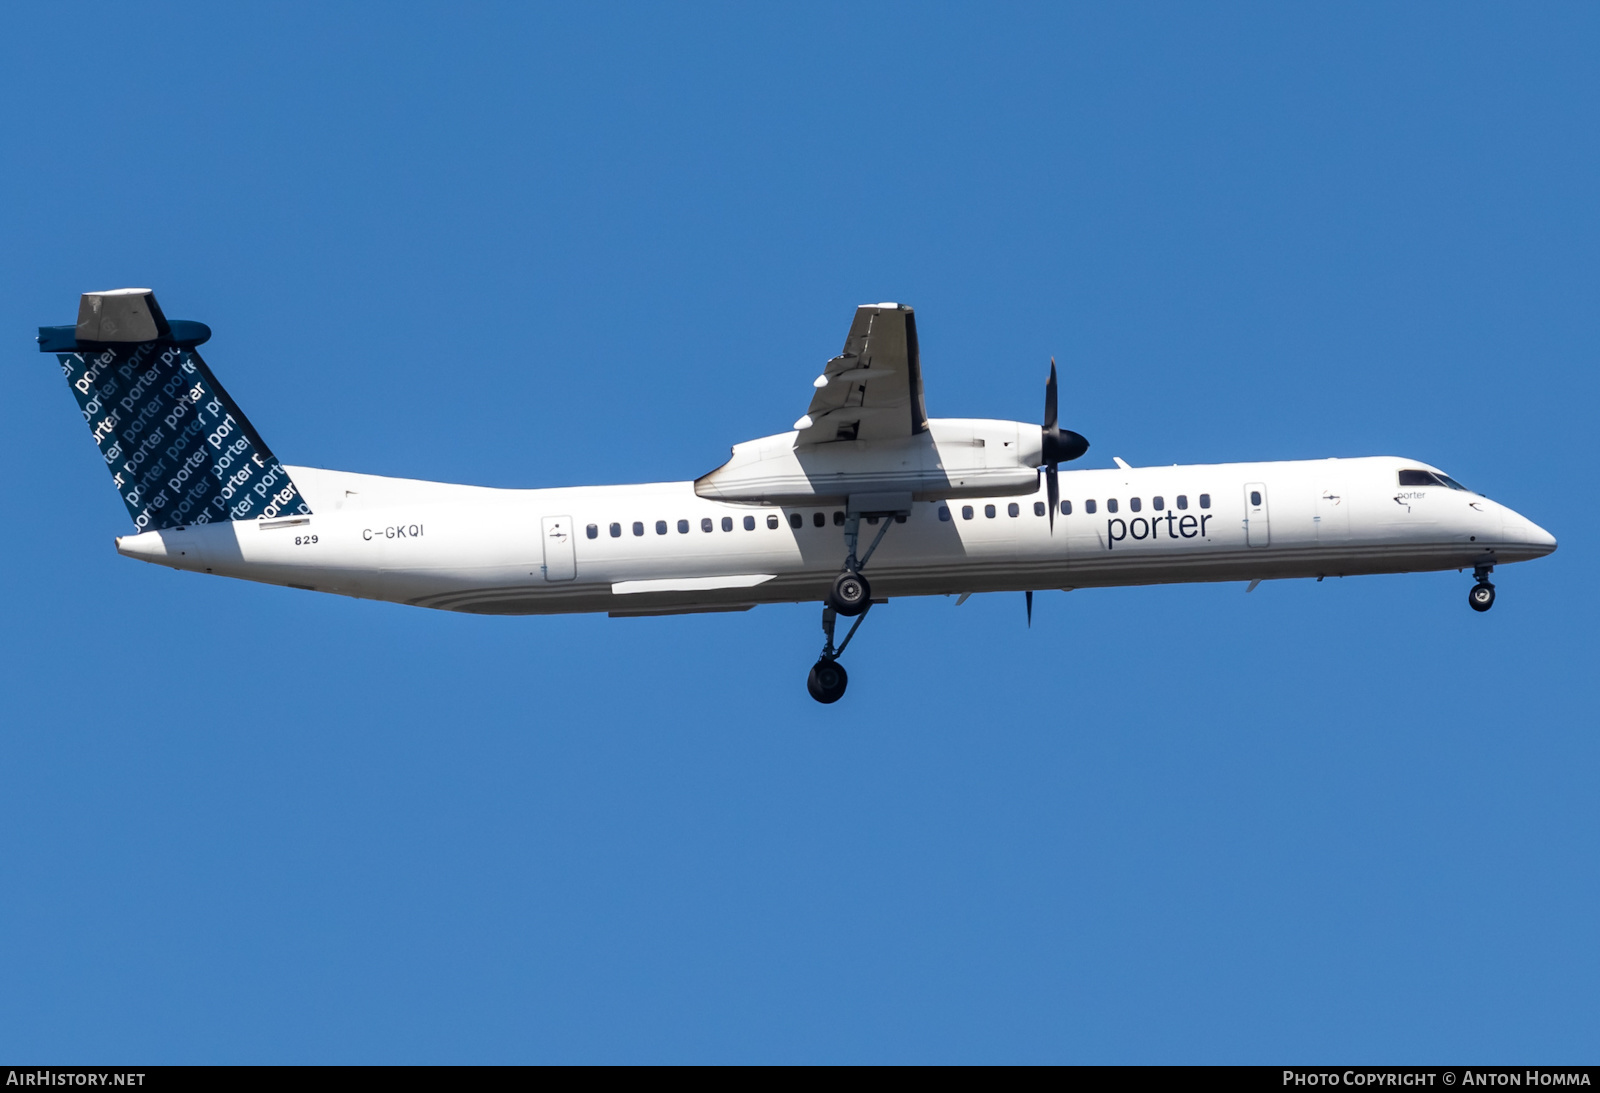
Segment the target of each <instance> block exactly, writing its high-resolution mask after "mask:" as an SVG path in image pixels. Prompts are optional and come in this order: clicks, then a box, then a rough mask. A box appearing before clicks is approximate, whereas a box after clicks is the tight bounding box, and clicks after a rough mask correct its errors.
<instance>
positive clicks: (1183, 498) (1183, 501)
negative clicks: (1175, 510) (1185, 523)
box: [1178, 493, 1189, 509]
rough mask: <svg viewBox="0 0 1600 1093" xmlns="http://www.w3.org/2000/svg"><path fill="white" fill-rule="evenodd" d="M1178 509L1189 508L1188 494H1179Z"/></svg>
mask: <svg viewBox="0 0 1600 1093" xmlns="http://www.w3.org/2000/svg"><path fill="white" fill-rule="evenodd" d="M1178 507H1179V508H1180V509H1186V508H1188V507H1189V495H1188V494H1186V493H1180V494H1178Z"/></svg>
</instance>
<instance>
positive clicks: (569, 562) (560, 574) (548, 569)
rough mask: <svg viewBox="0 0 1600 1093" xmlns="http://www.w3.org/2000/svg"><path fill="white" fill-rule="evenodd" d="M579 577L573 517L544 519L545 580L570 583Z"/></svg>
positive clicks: (547, 517)
mask: <svg viewBox="0 0 1600 1093" xmlns="http://www.w3.org/2000/svg"><path fill="white" fill-rule="evenodd" d="M577 575H578V560H577V557H576V556H575V555H574V553H573V543H572V517H570V516H546V517H545V518H544V579H545V580H547V581H570V580H572V578H574V577H576V576H577Z"/></svg>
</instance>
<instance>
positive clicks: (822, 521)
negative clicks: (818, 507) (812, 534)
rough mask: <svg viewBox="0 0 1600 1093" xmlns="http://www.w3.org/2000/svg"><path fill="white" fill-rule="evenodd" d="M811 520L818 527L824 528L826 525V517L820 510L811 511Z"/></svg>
mask: <svg viewBox="0 0 1600 1093" xmlns="http://www.w3.org/2000/svg"><path fill="white" fill-rule="evenodd" d="M811 522H812V523H813V524H814V525H816V526H817V527H819V528H825V527H827V526H828V518H827V517H826V516H824V515H822V513H820V512H813V513H812V514H811Z"/></svg>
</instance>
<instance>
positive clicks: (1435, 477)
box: [1400, 470, 1472, 493]
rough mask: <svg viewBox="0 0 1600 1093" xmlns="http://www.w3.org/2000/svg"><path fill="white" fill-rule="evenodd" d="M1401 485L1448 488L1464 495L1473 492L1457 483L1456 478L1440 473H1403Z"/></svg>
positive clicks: (1417, 471) (1412, 471) (1401, 473)
mask: <svg viewBox="0 0 1600 1093" xmlns="http://www.w3.org/2000/svg"><path fill="white" fill-rule="evenodd" d="M1400 484H1401V485H1402V486H1446V487H1448V488H1450V489H1452V490H1460V491H1462V492H1463V493H1471V492H1472V491H1471V490H1469V489H1467V487H1465V486H1463V485H1462V484H1461V483H1460V482H1457V481H1456V480H1455V479H1454V478H1451V477H1450V476H1449V475H1448V474H1441V473H1439V472H1438V471H1424V470H1404V471H1401V472H1400Z"/></svg>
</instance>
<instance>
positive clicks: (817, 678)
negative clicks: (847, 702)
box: [806, 601, 872, 706]
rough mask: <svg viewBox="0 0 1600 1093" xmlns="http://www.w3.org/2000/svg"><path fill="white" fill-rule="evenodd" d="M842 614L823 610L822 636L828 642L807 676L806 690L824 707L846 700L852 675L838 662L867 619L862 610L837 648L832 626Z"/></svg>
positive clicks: (870, 607) (831, 610)
mask: <svg viewBox="0 0 1600 1093" xmlns="http://www.w3.org/2000/svg"><path fill="white" fill-rule="evenodd" d="M871 609H872V603H871V602H870V601H869V602H868V603H867V610H871ZM838 617H839V613H838V612H837V611H836V610H834V609H833V608H832V607H824V608H823V609H822V634H823V637H824V638H825V640H824V641H823V643H822V656H821V657H819V658H818V659H817V662H816V663H815V664H813V665H812V666H811V674H810V675H808V676H806V690H808V691H810V692H811V697H812V698H814V699H816V700H817V701H818V702H820V703H822V704H823V705H824V706H827V705H830V704H832V703H834V702H837V701H839V700H840V699H841V698H843V697H844V689H845V688H846V687H847V686H849V685H850V673H849V672H846V671H845V670H844V665H843V664H840V663H839V658H840V657H841V656H843V655H844V647H845V646H846V645H849V644H850V639H851V638H853V637H855V636H856V631H857V630H859V629H860V628H861V624H862V622H863V621H865V619H866V617H867V611H862V612H861V614H859V615H857V616H856V621H855V622H853V623H851V624H850V630H849V631H848V632H847V633H846V634H845V636H844V640H843V641H841V642H840V643H839V646H838V648H834V645H833V624H834V622H835V620H837V619H838Z"/></svg>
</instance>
